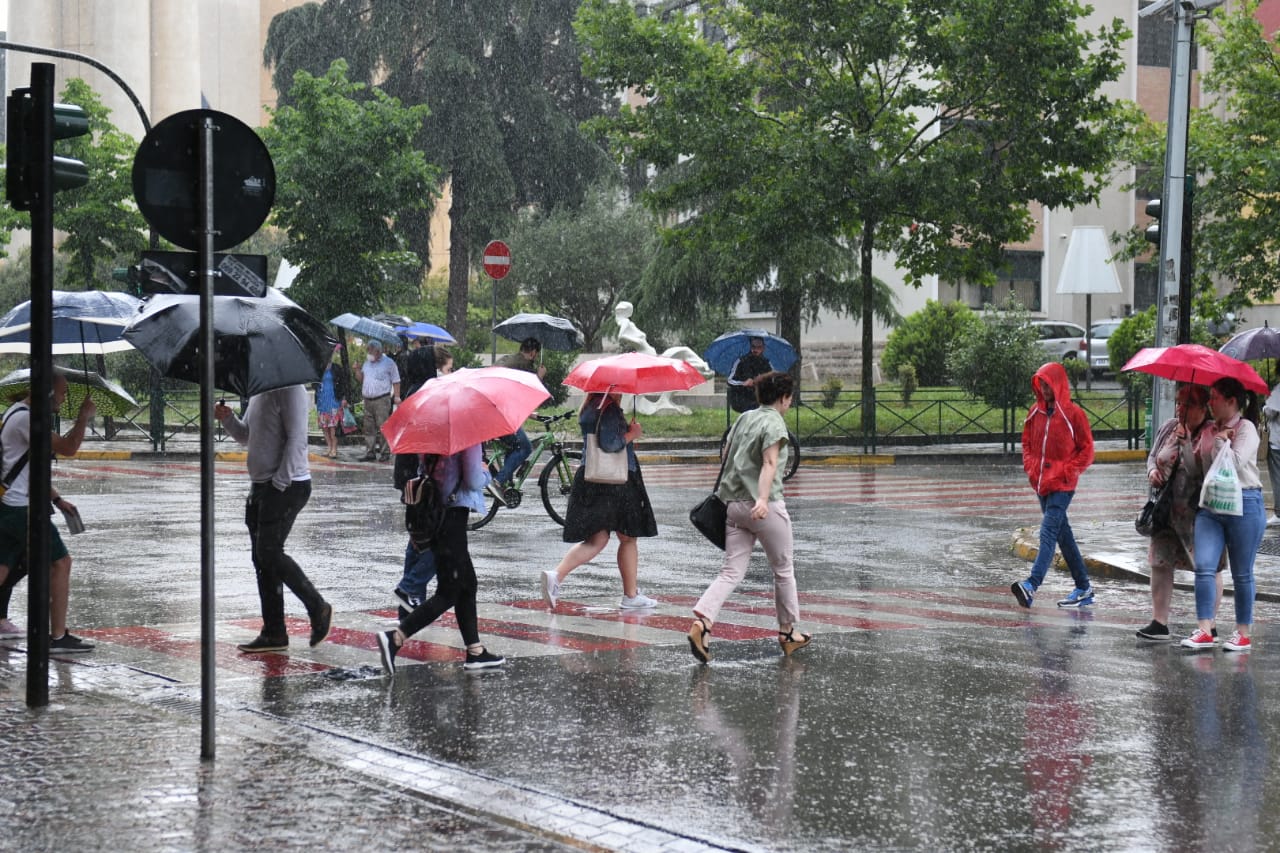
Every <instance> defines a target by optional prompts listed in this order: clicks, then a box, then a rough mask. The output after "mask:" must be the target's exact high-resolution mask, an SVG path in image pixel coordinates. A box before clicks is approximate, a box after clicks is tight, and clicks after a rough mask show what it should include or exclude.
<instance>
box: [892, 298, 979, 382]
mask: <svg viewBox="0 0 1280 853" xmlns="http://www.w3.org/2000/svg"><path fill="white" fill-rule="evenodd" d="M981 324H982V319H981V318H980V317H979V316H978V315H977V314H976V313H974V312H973V311H972V310H971V309H970V308H969V306H968V305H965V304H964V303H963V302H948V303H945V304H944V303H941V302H937V301H935V300H933V299H930V300H929V301H928V302H926V303H925V305H924V307H923V308H921V309H920V310H919V311H917V312H915V313H914V314H912V315H911V316H909V317H907V318H906V319H905V320H903V321H902V323H901V324H900V325H899V326H898V328H896V329H894V330H893V331H892V332H890V333H889V340H888V341H887V342H886V343H885V348H884V353H883V354H882V355H881V356H880V366H881V367H882V368H883V369H884V373H885V375H886V376H897V375H899V374H900V372H901V369H902V367H903V366H904V365H910V366H912V367H914V368H915V371H916V377H917V378H918V379H919V382H920V384H922V385H946V384H948V382H949V381H950V376H949V375H948V373H947V354H948V353H949V352H950V351H951V349H952V347H953V346H954V345H955V342H956V341H957V340H958V339H959V338H961V337H963V336H964V335H966V334H968V333H970V332H971V331H973V330H974V329H976V328H977V327H978V326H979V325H981Z"/></svg>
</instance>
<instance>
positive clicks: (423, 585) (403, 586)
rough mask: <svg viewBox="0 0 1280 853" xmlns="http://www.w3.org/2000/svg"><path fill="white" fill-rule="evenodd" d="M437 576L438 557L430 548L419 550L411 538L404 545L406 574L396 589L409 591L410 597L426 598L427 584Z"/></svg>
mask: <svg viewBox="0 0 1280 853" xmlns="http://www.w3.org/2000/svg"><path fill="white" fill-rule="evenodd" d="M435 576H436V558H435V555H434V554H432V553H431V549H430V548H424V549H422V550H421V551H418V550H417V549H415V548H414V547H413V541H412V540H410V541H409V543H408V544H406V545H405V546H404V575H403V576H402V577H401V578H400V583H398V584H396V589H399V590H402V591H403V592H407V593H408V594H409V597H410V598H417V599H422V600H425V599H426V597H427V584H429V583H431V579H432V578H433V577H435Z"/></svg>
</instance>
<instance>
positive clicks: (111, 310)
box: [0, 290, 142, 355]
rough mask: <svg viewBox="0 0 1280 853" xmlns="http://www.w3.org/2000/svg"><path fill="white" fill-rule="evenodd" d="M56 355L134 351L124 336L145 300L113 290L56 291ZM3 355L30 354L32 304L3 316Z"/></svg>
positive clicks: (0, 348) (0, 324)
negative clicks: (8, 353) (7, 353)
mask: <svg viewBox="0 0 1280 853" xmlns="http://www.w3.org/2000/svg"><path fill="white" fill-rule="evenodd" d="M52 295H53V354H54V355H81V354H92V355H104V354H106V353H109V352H120V351H122V350H127V349H131V348H132V345H131V344H130V343H129V342H128V341H126V340H124V339H123V338H122V337H121V335H122V333H123V332H124V327H125V326H127V325H128V324H129V321H130V320H131V319H133V317H134V316H135V315H136V314H137V313H138V309H139V307H140V306H141V305H142V300H140V299H136V298H134V297H132V296H130V295H129V294H127V293H119V292H116V291H113V290H83V291H76V290H55V291H53V294H52ZM0 352H23V353H29V352H31V301H30V300H28V301H26V302H22V303H20V304H18V305H16V306H14V307H13V308H12V309H11V310H10V311H9V312H8V313H7V314H5V315H4V316H3V317H0Z"/></svg>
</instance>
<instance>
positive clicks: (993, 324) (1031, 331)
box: [947, 299, 1045, 411]
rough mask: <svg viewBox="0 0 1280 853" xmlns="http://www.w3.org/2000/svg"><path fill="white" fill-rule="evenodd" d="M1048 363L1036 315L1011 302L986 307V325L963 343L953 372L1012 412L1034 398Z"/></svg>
mask: <svg viewBox="0 0 1280 853" xmlns="http://www.w3.org/2000/svg"><path fill="white" fill-rule="evenodd" d="M1044 360H1045V355H1044V349H1043V348H1041V346H1040V340H1039V335H1038V334H1037V333H1036V330H1035V327H1034V326H1032V325H1031V319H1030V316H1029V315H1028V314H1027V311H1026V309H1025V308H1023V307H1022V306H1021V305H1019V304H1018V303H1016V302H1014V301H1013V300H1012V299H1010V300H1008V301H1006V302H1005V303H1004V304H1003V305H1001V306H999V307H998V308H997V307H996V306H993V305H988V306H986V316H985V317H984V318H983V321H982V322H980V323H978V324H977V325H975V326H972V327H970V328H969V329H967V330H966V331H965V332H963V333H962V334H961V335H960V337H959V338H958V339H957V341H956V344H955V347H954V348H953V349H952V351H951V354H950V355H949V356H948V357H947V369H948V370H949V371H950V372H951V375H952V376H954V377H955V379H956V382H957V383H958V384H959V385H960V387H961V388H963V389H964V390H966V391H968V392H969V393H970V394H972V395H973V396H974V397H976V398H978V399H979V400H982V401H983V402H984V403H986V404H987V405H988V406H992V407H993V408H998V409H1004V410H1006V411H1007V410H1009V409H1012V408H1016V407H1018V406H1025V405H1026V404H1027V403H1028V402H1029V401H1030V400H1031V394H1032V391H1031V377H1032V376H1034V375H1035V372H1036V370H1038V369H1039V368H1040V365H1042V364H1044Z"/></svg>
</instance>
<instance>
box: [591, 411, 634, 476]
mask: <svg viewBox="0 0 1280 853" xmlns="http://www.w3.org/2000/svg"><path fill="white" fill-rule="evenodd" d="M599 434H600V419H599V418H597V419H596V429H595V432H593V433H591V434H590V435H588V436H587V439H586V442H585V443H584V444H583V447H582V477H583V479H585V480H586V481H587V482H588V483H608V484H610V485H614V486H617V485H620V484H622V483H625V482H627V449H626V448H625V447H624V448H622V449H621V450H619V451H617V452H614V453H610V452H609V451H607V450H604V449H602V448H601V447H600V439H599Z"/></svg>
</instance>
